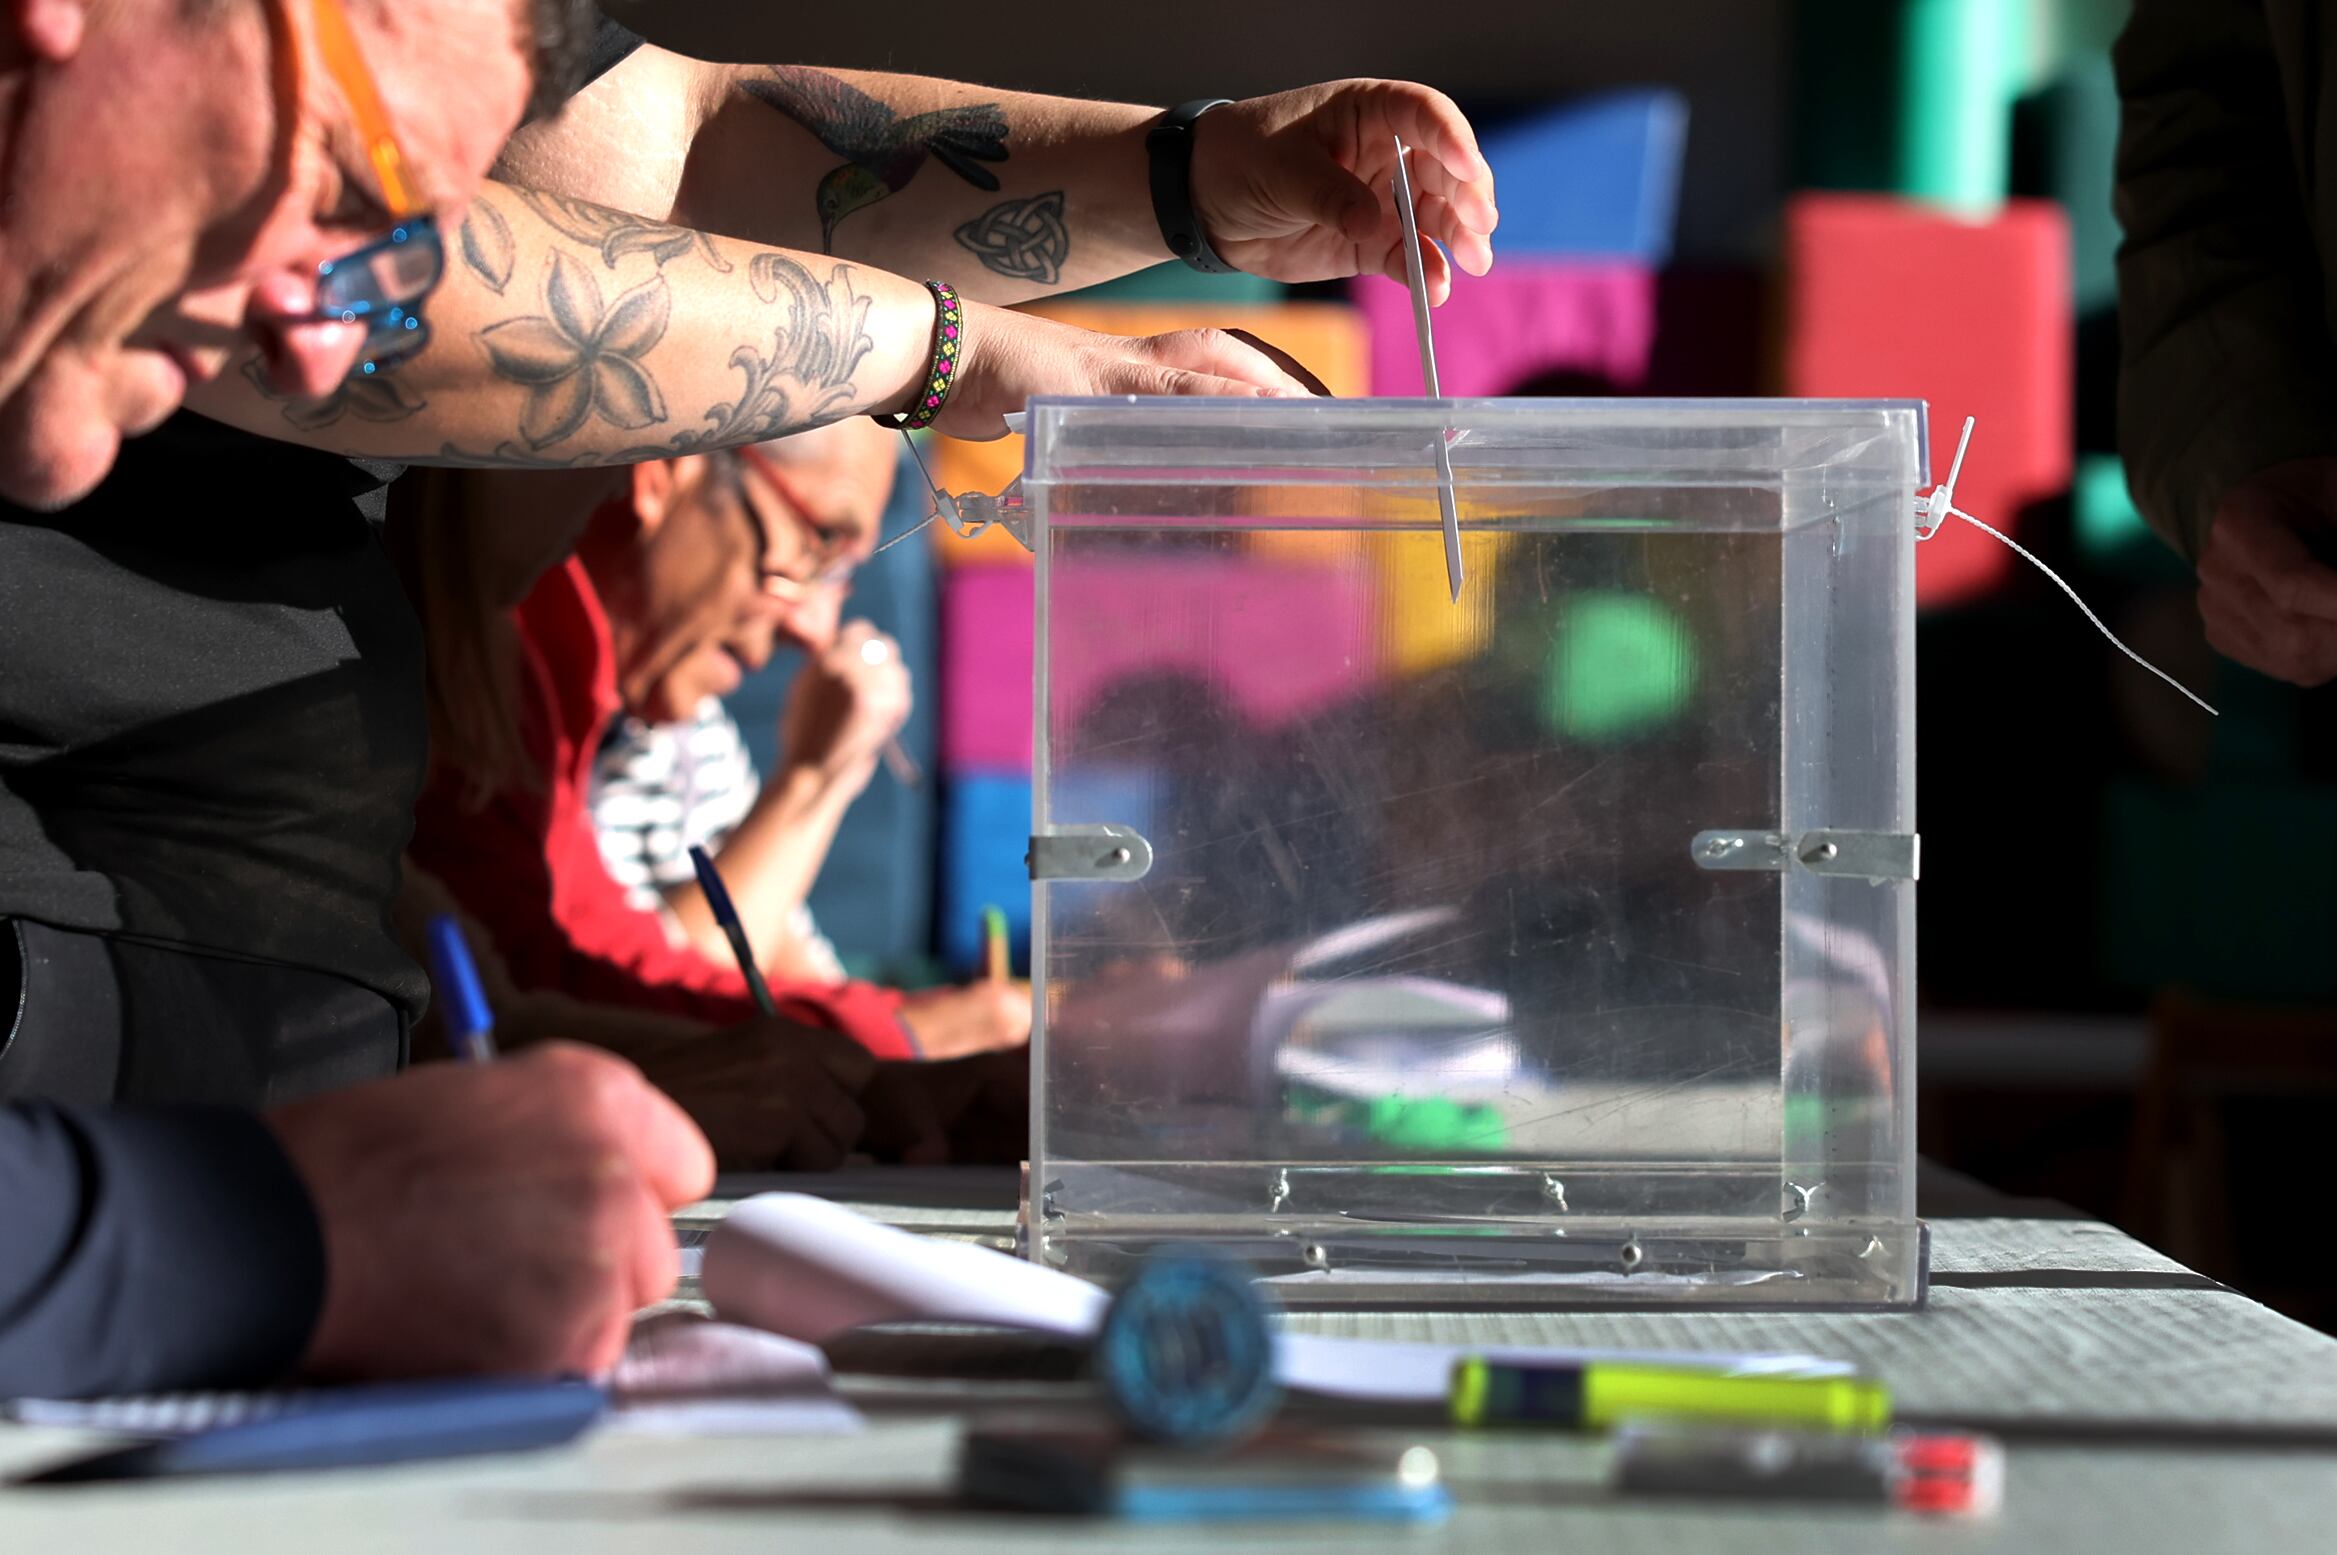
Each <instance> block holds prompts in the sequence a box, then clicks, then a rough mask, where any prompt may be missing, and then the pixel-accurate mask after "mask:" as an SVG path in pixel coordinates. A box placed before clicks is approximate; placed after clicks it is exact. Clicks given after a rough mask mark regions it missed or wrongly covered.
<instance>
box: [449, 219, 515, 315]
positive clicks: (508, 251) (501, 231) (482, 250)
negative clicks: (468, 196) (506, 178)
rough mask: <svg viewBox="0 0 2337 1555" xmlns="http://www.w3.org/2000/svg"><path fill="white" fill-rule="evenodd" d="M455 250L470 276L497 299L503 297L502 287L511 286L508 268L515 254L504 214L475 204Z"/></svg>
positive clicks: (465, 221) (509, 227)
mask: <svg viewBox="0 0 2337 1555" xmlns="http://www.w3.org/2000/svg"><path fill="white" fill-rule="evenodd" d="M455 248H456V250H457V251H458V252H460V253H461V255H462V256H463V263H464V264H466V265H468V266H469V267H470V270H471V274H473V275H475V276H477V277H478V278H479V280H480V281H481V282H482V283H484V284H485V286H486V288H487V289H488V290H489V291H491V292H493V293H494V294H495V295H496V296H498V297H500V296H502V295H503V288H504V287H506V286H509V285H510V284H511V267H512V264H513V262H514V260H515V259H516V258H517V255H518V249H517V248H516V246H515V245H514V244H513V243H512V241H511V223H510V222H507V221H505V220H504V219H503V213H502V212H501V211H499V210H497V209H496V208H495V207H494V205H493V204H492V203H491V202H489V201H486V200H479V201H476V202H474V203H473V204H472V206H471V208H470V211H469V213H468V214H466V215H465V216H464V217H463V228H462V232H461V234H460V236H459V238H458V239H457V241H456V243H455Z"/></svg>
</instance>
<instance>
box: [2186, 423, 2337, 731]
mask: <svg viewBox="0 0 2337 1555" xmlns="http://www.w3.org/2000/svg"><path fill="white" fill-rule="evenodd" d="M2331 542H2337V459H2298V460H2295V461H2292V462H2291V463H2288V464H2283V465H2276V466H2275V467H2273V468H2272V469H2269V470H2266V471H2264V472H2263V473H2261V474H2259V475H2253V476H2250V477H2249V478H2248V479H2246V480H2244V481H2241V482H2239V483H2238V484H2237V485H2235V486H2233V487H2232V488H2231V490H2230V491H2228V492H2226V493H2225V494H2224V498H2223V502H2222V503H2221V505H2219V506H2218V507H2217V508H2216V511H2215V522H2214V523H2213V525H2212V526H2210V527H2209V529H2208V531H2207V542H2206V544H2205V545H2204V546H2203V547H2202V548H2201V551H2200V555H2199V614H2200V617H2201V619H2203V620H2204V621H2205V622H2206V624H2207V640H2208V641H2209V642H2210V643H2212V644H2214V645H2215V648H2216V651H2217V652H2219V653H2222V654H2223V655H2225V656H2226V657H2228V658H2232V659H2237V660H2238V661H2239V662H2240V663H2242V664H2245V665H2247V666H2248V667H2249V668H2250V669H2254V670H2260V671H2262V672H2263V673H2264V674H2267V675H2272V676H2275V677H2277V678H2279V679H2281V680H2288V681H2294V682H2295V683H2296V684H2298V685H2300V686H2317V685H2320V684H2321V683H2322V682H2323V681H2327V680H2330V679H2337V570H2333V569H2332V568H2331V567H2330V565H2329V564H2328V562H2327V561H2325V560H2323V559H2322V558H2325V557H2328V556H2331V555H2332V554H2337V552H2333V551H2332V550H2331V549H2328V548H2327V547H2329V546H2330V544H2331Z"/></svg>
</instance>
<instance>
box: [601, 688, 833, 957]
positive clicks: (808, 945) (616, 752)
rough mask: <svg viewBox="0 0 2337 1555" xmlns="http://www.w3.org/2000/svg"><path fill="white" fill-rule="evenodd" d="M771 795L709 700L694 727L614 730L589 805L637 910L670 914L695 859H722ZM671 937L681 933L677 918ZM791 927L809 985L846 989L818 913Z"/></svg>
mask: <svg viewBox="0 0 2337 1555" xmlns="http://www.w3.org/2000/svg"><path fill="white" fill-rule="evenodd" d="M762 787H763V780H762V775H761V774H760V773H758V772H756V770H755V761H754V757H752V756H751V755H749V754H748V753H747V747H746V739H745V737H744V735H742V734H741V733H740V731H739V727H738V720H737V719H735V718H733V717H731V716H730V710H729V709H728V708H726V707H724V706H723V705H722V702H721V699H720V698H718V697H708V698H707V699H706V700H705V701H703V702H701V703H700V704H699V705H698V712H697V716H696V717H695V718H693V719H691V720H690V721H689V722H687V723H670V724H651V723H644V722H642V721H641V720H640V719H638V718H620V719H618V720H616V722H614V723H613V724H611V725H610V726H609V733H608V737H607V738H606V739H605V740H603V741H602V742H601V748H600V754H599V756H597V757H596V758H595V759H594V761H593V767H592V784H591V787H590V789H589V791H588V792H587V794H586V796H585V803H586V805H587V806H588V808H589V809H590V810H591V812H592V824H593V830H594V832H595V833H596V834H597V835H598V836H599V839H600V854H601V858H602V860H603V861H604V862H605V863H606V864H607V865H608V871H609V874H610V876H611V877H612V878H614V879H615V880H616V882H617V883H618V884H619V885H621V886H623V887H624V888H625V895H626V898H627V899H628V900H629V901H631V902H632V903H633V905H634V906H636V907H638V908H640V909H642V910H643V911H644V912H648V911H656V912H660V913H663V912H665V910H666V908H665V898H664V896H663V895H662V894H661V893H662V892H663V891H664V890H665V888H666V887H668V886H675V885H681V884H684V883H685V882H687V881H689V880H691V879H693V878H695V876H694V872H693V871H692V870H691V868H690V849H691V848H692V847H693V846H696V847H701V848H704V849H705V850H706V851H707V852H708V853H712V854H716V855H719V854H720V852H721V848H722V844H723V842H724V841H725V840H726V839H727V838H728V837H729V836H730V834H731V833H732V832H733V831H735V830H737V829H738V824H739V822H741V821H743V820H745V819H746V816H747V812H748V811H749V810H751V809H753V808H754V804H755V798H756V796H757V795H758V794H760V793H761V792H762ZM668 927H669V928H676V926H675V925H673V924H672V922H671V920H670V917H669V919H668ZM789 927H790V928H791V929H792V930H793V932H794V934H795V936H796V938H797V939H798V940H799V941H800V942H801V944H802V946H803V949H804V953H805V956H806V959H807V963H808V965H807V968H806V970H807V971H808V972H809V973H810V975H812V976H814V977H830V978H834V979H836V980H837V981H839V982H840V981H842V980H843V977H844V968H843V964H842V962H841V961H840V960H839V959H838V958H837V955H836V947H835V946H833V945H831V944H830V943H828V940H827V938H826V936H824V935H822V934H821V933H820V931H819V925H818V924H817V923H816V922H815V921H814V920H813V918H812V915H811V909H810V908H809V907H805V906H800V905H799V906H798V907H797V908H796V909H795V912H794V914H793V915H792V917H791V919H790V922H789Z"/></svg>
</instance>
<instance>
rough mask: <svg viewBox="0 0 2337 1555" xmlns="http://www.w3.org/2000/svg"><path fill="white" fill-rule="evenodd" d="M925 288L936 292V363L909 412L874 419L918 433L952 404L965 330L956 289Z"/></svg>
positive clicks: (933, 284) (935, 284)
mask: <svg viewBox="0 0 2337 1555" xmlns="http://www.w3.org/2000/svg"><path fill="white" fill-rule="evenodd" d="M925 289H926V290H927V291H930V292H931V293H933V301H934V304H935V309H936V311H935V313H934V318H933V360H932V362H931V363H930V364H929V365H928V366H927V367H926V369H925V388H924V391H923V392H922V393H920V394H919V395H918V396H917V403H916V404H914V405H912V406H910V407H909V409H908V411H907V412H906V413H904V414H902V415H898V416H877V417H874V418H873V419H875V420H878V421H883V422H889V423H891V424H892V425H894V426H897V427H899V428H900V429H901V430H902V431H904V432H919V431H923V430H924V429H925V428H926V427H929V426H931V425H933V418H934V417H936V416H938V415H940V414H941V407H942V406H944V405H946V404H948V403H949V391H950V386H951V385H952V384H954V383H956V382H957V370H958V348H959V343H960V339H961V337H962V336H963V335H964V334H965V328H966V305H965V304H964V303H963V302H961V301H960V300H959V299H958V289H957V288H956V287H954V286H952V285H950V284H949V282H947V281H927V282H926V283H925Z"/></svg>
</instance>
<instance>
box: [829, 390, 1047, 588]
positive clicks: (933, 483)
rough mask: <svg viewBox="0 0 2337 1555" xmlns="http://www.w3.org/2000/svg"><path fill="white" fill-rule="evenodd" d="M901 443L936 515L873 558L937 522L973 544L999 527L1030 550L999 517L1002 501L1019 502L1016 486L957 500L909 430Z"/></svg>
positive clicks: (903, 432) (878, 550)
mask: <svg viewBox="0 0 2337 1555" xmlns="http://www.w3.org/2000/svg"><path fill="white" fill-rule="evenodd" d="M1016 419H1020V418H1019V417H1017V418H1016ZM901 441H902V442H904V443H906V444H908V445H909V458H910V459H911V460H912V461H914V462H915V464H916V466H917V473H918V475H920V476H922V477H923V478H924V481H925V489H926V490H927V491H928V492H930V493H931V494H932V496H933V511H932V512H930V513H928V514H926V515H925V516H924V517H923V518H921V519H919V520H917V522H916V523H914V524H911V525H910V526H909V527H908V528H906V529H904V530H902V531H901V532H900V533H899V534H897V535H895V536H893V537H892V538H891V539H890V540H887V541H886V542H885V543H884V544H882V545H880V546H878V547H877V548H876V549H875V550H873V551H871V552H869V553H868V554H869V555H871V556H882V555H883V554H884V553H885V552H887V551H889V550H891V549H892V548H893V547H894V546H896V545H899V544H900V543H901V542H902V541H903V540H906V539H908V538H910V537H911V536H912V535H917V534H921V533H923V532H924V531H925V530H926V529H927V528H928V527H929V526H930V525H931V524H932V523H933V521H934V520H935V519H939V520H941V522H943V523H945V524H947V525H948V526H949V528H950V532H951V533H952V534H954V535H956V536H957V537H958V538H959V539H961V540H971V539H973V538H974V537H975V536H976V535H978V534H980V533H981V532H982V531H983V530H985V529H988V528H989V527H990V526H991V525H992V524H996V525H998V526H999V527H1000V528H1001V529H1004V530H1005V531H1006V532H1007V533H1008V534H1010V535H1013V536H1014V538H1015V539H1016V541H1017V542H1019V543H1020V544H1021V545H1022V548H1023V549H1024V550H1026V551H1027V550H1029V549H1030V541H1029V539H1028V538H1026V537H1025V536H1024V534H1023V533H1022V532H1021V531H1020V530H1019V529H1017V528H1016V526H1015V524H1014V523H1013V522H1010V521H1009V520H1008V519H1006V518H1002V517H1000V516H999V511H998V510H999V505H1000V503H1001V502H1002V501H1003V502H1005V503H1006V505H1007V506H1008V507H1009V508H1010V509H1011V508H1012V507H1013V504H1014V502H1015V501H1016V500H1018V499H1016V498H1015V496H1014V488H1013V487H1012V486H1009V487H1008V488H1007V489H1006V490H1005V491H1004V492H1002V493H1000V494H999V495H998V496H996V497H993V496H991V495H990V494H989V493H987V492H969V493H968V494H967V495H965V496H962V497H953V496H951V495H950V494H949V493H948V492H946V491H944V490H942V489H941V482H939V481H937V480H935V479H934V478H933V471H932V470H931V469H930V468H929V467H928V466H927V465H926V463H925V455H924V454H923V453H922V452H921V451H920V450H919V449H918V447H917V440H916V439H915V438H913V437H911V436H910V435H909V429H908V428H907V427H903V428H901Z"/></svg>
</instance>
